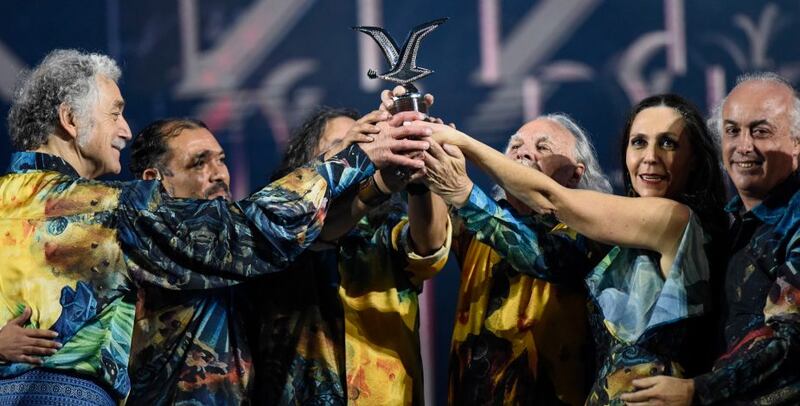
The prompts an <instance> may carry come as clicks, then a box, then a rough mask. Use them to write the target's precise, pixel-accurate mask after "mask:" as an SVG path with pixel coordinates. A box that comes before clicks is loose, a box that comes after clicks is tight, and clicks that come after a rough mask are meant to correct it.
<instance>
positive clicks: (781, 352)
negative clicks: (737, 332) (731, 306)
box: [694, 231, 800, 404]
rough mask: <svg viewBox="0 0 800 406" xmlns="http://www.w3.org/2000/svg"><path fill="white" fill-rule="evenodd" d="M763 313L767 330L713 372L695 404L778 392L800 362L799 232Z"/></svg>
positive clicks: (700, 385)
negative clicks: (762, 391)
mask: <svg viewBox="0 0 800 406" xmlns="http://www.w3.org/2000/svg"><path fill="white" fill-rule="evenodd" d="M786 257H787V259H786V262H785V263H783V264H781V265H780V267H779V268H778V270H777V274H776V275H777V279H776V281H775V283H774V284H773V286H772V288H771V290H770V292H769V295H768V297H767V303H766V306H765V307H764V316H765V317H764V320H765V325H764V326H763V327H761V328H759V329H756V330H754V331H752V332H751V333H750V334H748V335H747V336H745V337H744V338H743V339H742V340H741V341H740V342H739V343H738V344H737V345H736V346H735V347H734V348H733V349H732V350H730V351H729V352H728V353H727V354H726V355H724V356H723V359H722V360H721V361H719V362H718V363H717V366H716V367H715V368H714V370H713V371H712V372H709V373H707V374H703V375H700V376H698V377H696V378H695V379H694V381H695V400H697V401H698V403H701V404H710V403H715V402H719V401H723V400H725V399H730V398H732V397H736V396H740V395H746V394H748V393H752V391H753V390H755V389H756V388H757V387H760V386H761V385H763V384H765V383H768V386H769V387H774V388H775V389H778V388H779V387H780V386H781V382H780V380H781V379H782V378H785V377H784V376H783V375H784V373H785V371H787V370H791V368H792V367H794V368H797V366H796V365H797V362H798V361H800V272H799V271H800V231H799V232H795V234H794V236H793V237H792V238H791V239H790V241H789V244H788V248H787V255H786Z"/></svg>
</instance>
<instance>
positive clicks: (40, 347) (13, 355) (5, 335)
mask: <svg viewBox="0 0 800 406" xmlns="http://www.w3.org/2000/svg"><path fill="white" fill-rule="evenodd" d="M31 313H32V311H31V308H30V307H26V308H25V310H24V311H23V312H22V314H21V315H19V317H17V318H15V319H11V320H9V321H8V323H7V324H6V325H5V326H3V328H2V329H0V360H2V361H6V362H27V363H29V364H36V365H41V364H42V359H41V358H39V357H38V356H43V355H45V356H46V355H53V354H55V353H56V351H58V349H59V348H61V343H59V342H57V341H53V339H54V338H56V337H58V333H56V332H55V331H51V330H43V329H32V328H25V327H23V326H24V325H25V324H26V323H27V322H28V320H29V319H30V318H31Z"/></svg>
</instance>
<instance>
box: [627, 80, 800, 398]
mask: <svg viewBox="0 0 800 406" xmlns="http://www.w3.org/2000/svg"><path fill="white" fill-rule="evenodd" d="M709 128H710V129H711V130H713V131H717V132H718V133H719V134H720V137H721V139H722V160H723V163H724V165H725V170H726V171H727V172H728V176H730V179H731V181H732V182H733V185H734V186H735V187H736V191H737V192H738V195H737V196H735V197H734V198H733V199H732V200H731V201H730V202H729V203H728V206H727V207H726V210H727V211H728V212H730V213H731V214H732V215H733V218H734V221H733V224H732V225H731V230H730V234H729V235H730V236H731V239H732V240H731V244H730V251H729V260H728V266H727V270H726V275H725V280H724V285H723V298H724V301H723V303H722V314H723V315H724V318H723V324H724V328H723V336H724V340H725V346H726V349H725V353H724V354H723V355H722V356H720V357H719V358H718V359H717V361H716V363H715V365H714V368H713V370H712V371H711V372H708V373H706V374H702V375H699V376H697V377H694V378H693V379H678V378H671V377H663V376H661V377H652V378H645V379H639V380H636V381H634V382H633V384H634V385H635V386H636V387H637V388H638V390H637V391H636V392H634V393H631V394H626V395H623V396H622V399H623V400H625V401H626V402H627V403H628V404H632V405H638V404H642V405H644V404H669V405H686V404H691V403H696V404H712V403H713V404H717V403H719V404H734V403H735V404H763V405H767V404H769V405H773V404H786V405H788V404H793V405H794V404H798V403H800V368H798V363H797V361H798V360H800V358H798V355H799V354H800V177H799V175H798V173H797V167H798V162H797V158H798V155H799V154H800V98H798V96H797V92H796V90H795V89H794V88H793V87H792V85H791V84H790V83H789V82H788V81H787V80H786V79H784V78H782V77H781V76H779V75H777V74H774V73H769V72H767V73H756V74H747V75H743V76H741V77H740V78H739V79H738V80H737V85H736V87H735V88H734V89H733V90H731V92H730V93H729V94H728V96H727V97H726V98H725V99H724V100H723V101H722V103H721V104H720V106H719V107H718V108H717V109H716V111H715V113H714V116H713V117H712V118H711V119H710V120H709Z"/></svg>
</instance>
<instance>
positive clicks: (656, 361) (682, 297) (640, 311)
mask: <svg viewBox="0 0 800 406" xmlns="http://www.w3.org/2000/svg"><path fill="white" fill-rule="evenodd" d="M708 242H709V241H708V239H707V238H706V236H705V233H704V232H703V229H702V227H701V225H700V222H699V219H698V217H697V216H696V215H695V214H694V213H692V214H691V216H690V220H689V223H688V224H687V225H686V228H685V229H684V232H683V236H682V237H681V241H680V243H679V246H678V250H677V253H676V255H675V260H674V262H673V264H672V267H671V268H670V269H669V270H668V272H667V273H666V278H665V277H664V276H663V273H662V271H661V266H660V263H659V258H660V257H659V255H658V254H657V253H655V252H653V251H648V250H643V249H634V248H621V247H614V248H613V249H612V250H611V251H610V252H609V253H608V255H607V256H606V257H605V258H603V260H602V261H601V262H600V264H598V265H597V267H595V269H594V270H593V271H592V272H591V273H590V274H589V275H588V277H587V278H586V284H587V286H588V288H589V295H590V297H591V299H592V300H591V303H590V307H589V324H590V326H591V327H592V336H593V337H594V339H595V343H596V348H597V355H598V364H599V369H598V373H597V378H596V380H595V382H594V385H593V387H592V390H591V393H590V394H589V398H588V399H587V401H586V403H587V404H591V405H595V404H596V405H624V402H622V401H621V400H620V399H619V396H620V395H622V394H623V393H626V392H631V391H633V390H634V386H633V384H632V381H633V380H634V379H637V378H642V377H648V376H653V375H670V376H677V377H682V376H684V368H685V366H684V365H685V364H686V363H687V358H689V357H691V355H692V354H693V350H692V347H693V346H697V345H698V342H695V341H693V340H692V339H691V338H692V337H694V336H693V334H694V329H695V328H696V327H697V325H696V324H695V323H694V321H695V320H701V317H702V316H703V315H704V314H705V313H706V312H707V311H708V308H709V304H710V303H709V302H710V290H709V275H710V270H709V265H708V258H707V255H706V246H707V244H708ZM688 361H691V360H688Z"/></svg>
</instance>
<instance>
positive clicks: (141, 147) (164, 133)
mask: <svg viewBox="0 0 800 406" xmlns="http://www.w3.org/2000/svg"><path fill="white" fill-rule="evenodd" d="M199 128H205V129H206V130H208V126H206V123H204V122H202V121H200V120H195V119H191V118H165V119H161V120H156V121H154V122H152V123H150V124H148V125H147V127H145V128H144V129H143V130H142V131H141V132H139V134H136V138H134V139H133V143H132V144H131V163H130V166H129V168H130V170H131V173H132V174H133V176H136V177H137V178H141V177H142V174H143V173H144V171H145V170H146V169H148V168H156V169H158V170H159V171H160V172H161V173H163V174H164V175H166V176H170V175H172V173H171V172H170V171H169V169H167V161H169V160H170V159H171V154H170V150H169V148H167V141H169V139H171V138H174V137H177V136H178V135H180V133H181V132H182V131H183V130H194V129H199Z"/></svg>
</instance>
